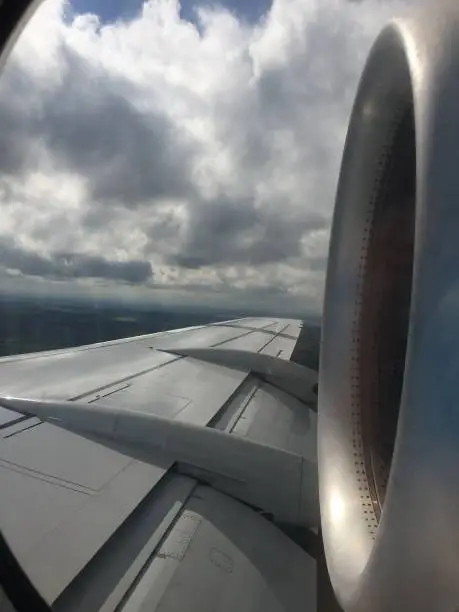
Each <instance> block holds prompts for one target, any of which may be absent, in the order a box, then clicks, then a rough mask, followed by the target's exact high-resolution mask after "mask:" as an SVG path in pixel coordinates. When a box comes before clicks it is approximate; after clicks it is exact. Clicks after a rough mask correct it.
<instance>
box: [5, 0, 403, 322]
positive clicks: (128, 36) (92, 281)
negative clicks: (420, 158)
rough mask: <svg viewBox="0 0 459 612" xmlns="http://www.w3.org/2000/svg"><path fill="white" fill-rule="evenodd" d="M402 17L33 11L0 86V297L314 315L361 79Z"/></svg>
mask: <svg viewBox="0 0 459 612" xmlns="http://www.w3.org/2000/svg"><path fill="white" fill-rule="evenodd" d="M405 5H406V2H405V3H403V2H402V0H386V1H385V2H383V1H379V0H363V1H362V2H351V1H349V0H274V1H273V2H272V3H271V2H267V1H265V0H255V2H253V3H248V2H246V1H245V0H227V1H226V2H225V3H223V4H222V3H220V4H216V3H208V2H206V3H199V2H189V1H184V2H183V3H182V5H181V4H180V3H179V2H178V1H174V0H150V1H149V2H143V3H142V2H140V1H138V0H132V1H131V0H128V1H127V2H122V1H121V0H93V1H92V2H91V1H90V0H74V2H72V3H70V2H65V1H64V0H45V2H43V4H42V5H41V6H40V7H39V9H38V10H37V12H36V13H35V15H34V16H33V18H32V19H31V21H30V23H29V24H28V26H27V27H26V29H25V30H24V32H23V34H22V35H21V37H20V39H19V41H18V43H17V45H16V47H15V48H14V50H13V52H12V54H11V56H10V58H9V60H8V62H7V64H6V68H5V69H4V71H3V75H2V77H1V78H0V150H1V151H2V156H1V158H0V198H1V205H2V215H1V218H0V287H2V288H3V289H4V290H7V291H11V292H14V291H16V292H41V293H50V294H62V295H76V294H78V295H86V294H87V295H89V296H91V295H96V294H97V295H107V296H117V297H119V298H120V299H139V300H151V301H152V302H155V301H156V302H161V303H163V304H164V303H168V301H169V302H171V303H172V302H184V303H190V304H193V305H199V304H200V303H205V304H206V305H209V304H215V305H216V306H218V305H225V306H237V307H244V305H250V306H252V307H255V308H256V307H257V305H260V306H264V307H266V306H269V308H270V309H272V310H274V311H276V312H278V313H279V315H282V314H284V313H288V312H290V311H294V310H295V311H298V310H299V309H301V310H302V311H304V312H311V313H320V310H321V306H322V297H323V287H324V278H325V267H326V259H327V251H328V241H329V232H330V224H331V215H332V211H333V200H334V194H335V189H336V183H337V178H338V171H339V163H340V159H341V154H342V149H343V144H344V138H345V134H346V129H347V122H348V119H349V113H350V110H351V105H352V102H353V98H354V94H355V90H356V87H357V83H358V79H359V76H360V73H361V70H362V67H363V64H364V61H365V58H366V56H367V53H368V51H369V48H370V46H371V43H372V42H373V40H374V38H375V36H376V35H377V34H378V32H379V31H380V29H381V27H382V26H383V25H384V24H385V23H386V22H387V21H388V19H390V18H391V17H392V16H393V15H394V14H397V13H399V12H400V11H401V10H403V9H404V8H405ZM90 11H92V12H90Z"/></svg>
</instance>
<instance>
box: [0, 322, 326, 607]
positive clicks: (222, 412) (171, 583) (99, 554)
mask: <svg viewBox="0 0 459 612" xmlns="http://www.w3.org/2000/svg"><path fill="white" fill-rule="evenodd" d="M300 331H301V323H300V322H299V321H296V320H285V319H268V318H253V319H239V320H234V321H227V322H223V323H219V324H212V325H208V326H199V327H194V328H187V329H184V330H178V331H174V332H164V333H160V334H151V335H145V336H139V337H135V338H127V339H123V340H117V341H112V342H105V343H100V344H94V345H89V346H84V347H77V348H73V349H64V350H58V351H49V352H46V353H34V354H29V355H20V356H12V357H6V358H3V359H0V395H1V396H2V397H11V396H12V397H21V398H31V399H34V400H46V401H50V400H52V401H53V402H61V405H64V406H72V405H74V406H80V407H81V406H82V405H94V412H97V407H98V406H101V407H103V408H104V409H107V410H112V411H118V412H117V413H119V412H120V411H121V412H123V411H127V412H129V411H135V413H136V414H139V413H140V414H143V415H145V416H147V417H148V416H151V417H160V421H158V422H162V421H161V419H163V420H164V419H168V420H169V421H170V420H172V421H177V422H178V423H183V424H184V425H186V426H187V427H189V428H190V431H191V432H192V435H198V436H199V430H198V429H197V428H199V427H201V428H202V427H205V428H207V429H213V430H216V431H219V432H221V434H230V435H233V436H236V437H238V438H242V439H246V440H247V441H251V442H253V443H255V444H257V445H258V446H257V448H258V449H263V448H264V447H268V448H274V449H282V450H283V451H286V452H287V455H285V456H286V458H287V459H288V460H290V458H293V460H294V461H296V458H299V460H301V461H302V462H304V465H306V463H307V462H310V463H313V462H315V454H316V450H315V444H316V441H315V416H316V415H315V412H314V395H313V394H312V395H311V390H312V388H313V386H314V384H315V382H316V380H317V377H316V375H315V373H314V372H312V371H311V370H308V369H307V368H304V370H298V369H295V368H294V365H295V364H293V363H291V362H290V361H289V359H290V356H291V354H292V351H293V350H294V348H295V346H296V344H297V339H298V337H299V334H300ZM193 351H194V352H193ZM301 381H303V382H301ZM289 386H291V387H292V389H293V388H294V390H295V392H294V393H293V394H292V393H290V392H289ZM1 403H2V402H0V404H1ZM3 405H4V406H6V405H7V402H6V403H5V402H4V403H3ZM13 408H14V406H13ZM309 408H311V409H309ZM193 432H194V433H193ZM180 435H181V434H180ZM0 439H1V444H0V490H1V491H2V497H1V502H0V526H1V529H2V532H3V534H4V536H5V537H6V539H7V541H8V542H9V544H10V546H11V547H12V549H13V550H14V553H15V554H16V555H17V558H18V560H19V561H20V563H21V565H22V567H23V568H24V569H25V571H26V572H27V574H28V575H29V577H30V578H31V580H32V582H33V584H34V585H35V586H36V587H37V589H38V590H39V591H40V593H42V595H43V596H44V598H45V599H46V601H47V602H48V603H52V604H53V609H56V610H72V609H84V610H88V612H90V611H91V610H100V609H104V610H115V609H126V610H131V609H132V610H136V609H148V610H156V609H161V610H177V609H183V605H184V603H183V602H184V599H183V598H186V597H188V596H189V594H190V593H191V592H192V590H193V589H194V590H195V589H196V581H202V589H203V590H202V593H201V591H199V592H200V593H201V595H202V597H201V596H200V597H201V599H199V597H198V600H197V602H198V603H197V604H196V606H198V607H195V608H192V607H189V606H188V607H187V609H196V610H198V609H199V610H207V609H209V610H214V609H215V610H219V609H221V610H227V609H228V610H230V609H241V610H242V609H247V610H258V609H260V610H262V609H263V610H265V609H266V610H271V609H272V610H282V609H292V610H296V609H300V608H299V606H300V605H301V606H303V608H302V609H305V607H304V606H305V605H309V603H310V602H311V601H313V600H314V597H315V589H314V586H313V583H314V580H315V578H314V575H315V569H314V567H315V564H314V562H313V561H312V559H311V557H310V556H309V555H308V554H306V553H305V552H304V550H302V549H301V548H300V546H298V544H295V543H294V542H293V541H292V540H291V539H288V538H287V537H286V536H285V535H284V534H283V533H282V532H281V531H280V530H279V529H278V527H275V526H274V525H272V524H271V523H270V522H269V521H267V520H266V518H263V517H262V514H263V510H264V508H256V507H252V508H249V507H248V506H247V505H246V503H245V502H246V498H247V496H246V495H245V493H244V491H243V490H242V489H243V485H242V489H241V486H237V487H233V486H228V485H226V484H225V485H224V486H223V485H221V483H219V482H217V483H216V485H215V486H216V487H217V488H219V489H220V490H219V491H217V490H213V489H212V488H210V487H209V486H205V485H206V484H207V485H208V484H211V485H212V482H207V483H206V482H205V480H206V476H205V475H204V476H202V473H203V472H202V465H198V468H199V470H201V471H199V470H198V472H196V465H197V464H196V465H195V464H194V463H193V457H192V456H191V459H190V461H191V468H193V469H191V468H190V465H188V464H187V461H188V460H189V454H190V452H191V455H192V454H193V451H192V450H191V451H190V452H188V451H187V452H188V455H187V454H186V452H185V454H184V455H183V457H184V460H183V461H184V464H183V465H185V464H186V465H185V467H186V469H180V466H181V464H178V463H177V461H178V460H180V461H182V459H181V458H180V457H176V456H173V455H171V453H170V452H166V451H167V449H166V450H165V449H161V450H158V451H153V452H150V451H148V453H147V454H146V455H145V458H144V457H143V456H142V454H141V453H140V454H139V453H137V454H136V453H132V452H131V451H130V450H129V449H128V447H127V446H126V447H125V446H122V445H120V444H119V443H118V442H117V441H115V442H116V443H115V442H113V441H112V442H113V443H108V442H107V440H99V439H97V438H95V437H94V436H89V435H81V432H78V431H75V430H72V428H71V427H65V428H64V429H63V428H61V427H56V425H55V424H52V423H51V422H49V419H46V418H39V417H38V416H36V415H35V414H34V413H31V412H27V411H26V412H25V413H24V412H23V411H21V410H20V409H18V410H16V409H11V405H8V408H7V407H0ZM221 439H222V440H223V442H224V444H226V440H228V439H229V438H228V436H224V437H223V438H221ZM211 442H212V441H211ZM204 444H207V442H204ZM224 444H223V446H224ZM229 444H230V445H229V447H228V448H229V449H230V450H229V451H228V452H231V448H232V447H231V441H230V440H229ZM223 446H222V448H223ZM174 448H175V447H174ZM180 448H181V447H180ZM209 448H210V447H209ZM217 448H219V447H218V446H217ZM244 448H245V447H244ZM126 449H127V450H126ZM243 450H244V449H243ZM244 452H245V451H244ZM179 454H180V453H179ZM182 454H183V453H182ZM209 456H210V455H209ZM216 458H217V459H218V458H219V456H218V455H216ZM217 463H218V461H217ZM235 463H237V461H235ZM187 465H188V467H187ZM229 465H230V468H229V469H230V470H231V462H230V463H229ZM302 465H303V464H302ZM182 467H183V466H182ZM211 468H212V466H209V470H210V471H212V469H211ZM201 476H202V478H203V479H204V484H200V482H202V478H201ZM263 486H265V485H264V484H263V483H262V487H263ZM272 486H273V487H275V486H276V483H273V485H272ZM228 491H229V492H230V494H231V495H232V497H236V498H238V499H239V501H238V499H232V497H229V496H228V495H227V494H225V492H228ZM234 492H235V493H234ZM233 493H234V494H233ZM249 498H250V496H249ZM241 502H244V503H241ZM248 534H250V537H249V535H248ZM266 546H268V547H269V546H271V549H270V550H271V551H274V553H275V554H274V557H273V558H271V561H268V560H267V558H266V556H267V551H266V550H265V552H264V553H263V552H262V551H263V550H264V548H263V547H265V548H266ZM279 563H282V567H284V568H287V567H289V568H290V570H291V572H290V573H289V574H286V573H285V572H283V571H280V573H279V574H277V573H276V572H277V569H279V567H278V565H279ZM191 566H192V567H193V571H191V570H190V567H191ZM187 568H188V569H187ZM276 568H277V569H276ZM300 572H303V573H302V579H301V580H300V579H299V574H300ZM304 572H306V574H307V576H309V578H308V580H309V582H311V585H310V586H309V587H308V588H307V589H304V584H303V583H304V580H305V575H306V574H304ZM276 576H277V578H276ZM187 577H188V580H187V579H186V578H187ZM301 585H303V586H301ZM243 587H244V588H245V589H246V592H247V594H248V595H247V598H244V601H245V603H244V605H245V606H246V607H245V608H244V607H243V606H242V605H241V602H240V601H239V600H238V602H239V603H237V605H236V603H235V602H236V600H235V597H236V595H238V589H241V588H243ZM235 589H236V590H235ZM288 593H290V594H291V595H290V596H289V595H288ZM238 596H240V594H239V595H238ZM180 601H181V602H182V605H181V606H180V605H179V602H180ZM82 602H85V603H84V606H83V607H81V606H82ZM120 606H121V607H120ZM142 606H143V607H142ZM199 606H200V607H199ZM206 606H207V607H206ZM209 606H210V607H209ZM306 609H314V608H306Z"/></svg>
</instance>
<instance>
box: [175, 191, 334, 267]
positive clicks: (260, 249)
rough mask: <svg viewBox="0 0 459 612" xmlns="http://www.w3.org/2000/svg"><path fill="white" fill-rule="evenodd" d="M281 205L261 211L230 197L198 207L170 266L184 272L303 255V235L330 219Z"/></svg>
mask: <svg viewBox="0 0 459 612" xmlns="http://www.w3.org/2000/svg"><path fill="white" fill-rule="evenodd" d="M271 204H272V203H271ZM276 204H277V206H272V207H270V208H269V209H268V208H264V209H263V208H261V209H260V208H256V207H255V205H254V203H253V202H251V201H250V200H248V199H241V200H232V199H230V198H221V199H219V200H216V201H211V202H209V201H205V202H200V203H195V205H194V207H193V213H194V214H193V217H192V218H191V219H190V222H189V223H188V225H187V226H186V233H185V237H184V240H183V241H182V242H181V243H180V244H179V251H178V252H176V253H173V254H171V255H169V257H168V262H169V263H170V264H172V265H176V266H179V267H183V268H200V267H203V266H210V265H232V264H246V265H253V266H257V265H263V264H270V263H276V262H281V261H285V260H288V259H290V258H293V257H298V256H300V255H301V239H302V238H303V236H304V235H306V234H308V233H309V232H312V231H316V230H318V229H323V228H324V227H326V226H327V220H326V219H324V218H322V217H320V216H318V215H313V214H312V215H308V216H307V217H304V218H303V217H302V216H301V215H300V214H298V213H297V214H295V215H292V214H290V213H289V211H288V209H286V208H285V207H283V206H282V202H278V203H276Z"/></svg>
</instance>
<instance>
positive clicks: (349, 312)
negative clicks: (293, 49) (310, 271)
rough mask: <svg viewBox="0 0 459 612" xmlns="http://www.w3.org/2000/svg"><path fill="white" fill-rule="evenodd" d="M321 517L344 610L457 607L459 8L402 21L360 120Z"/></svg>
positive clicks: (334, 331)
mask: <svg viewBox="0 0 459 612" xmlns="http://www.w3.org/2000/svg"><path fill="white" fill-rule="evenodd" d="M318 427H319V431H318V438H319V441H318V444H319V481H320V503H321V520H322V531H323V537H324V546H325V553H326V558H327V565H328V569H329V573H330V578H331V582H332V585H333V588H334V590H335V593H336V595H337V597H338V600H339V601H340V603H341V605H342V607H343V609H344V610H345V611H346V612H357V611H358V612H368V611H370V610H371V611H372V612H387V611H391V612H392V611H402V610H403V611H404V610H410V611H411V610H413V611H414V610H416V612H421V611H428V612H432V611H437V610H438V611H442V612H443V611H444V612H454V611H455V610H458V609H459V527H458V526H459V6H458V5H457V3H456V4H454V3H451V2H450V3H448V4H445V3H442V2H435V3H432V6H431V7H430V8H428V9H422V10H421V11H420V12H418V13H416V14H414V15H413V16H411V17H407V18H404V19H400V20H397V21H394V22H393V23H392V24H391V25H389V26H388V27H387V28H386V29H385V30H383V32H382V33H381V35H380V36H379V38H378V39H377V41H376V43H375V44H374V46H373V49H372V51H371V53H370V56H369V58H368V61H367V64H366V67H365V70H364V73H363V75H362V78H361V82H360V85H359V88H358V92H357V97H356V100H355V104H354V108H353V111H352V115H351V120H350V125H349V129H348V135H347V140H346V146H345V151H344V156H343V161H342V167H341V174H340V178H339V185H338V191H337V197H336V206H335V214H334V220H333V229H332V236H331V244H330V255H329V263H328V273H327V283H326V292H325V306H324V317H323V338H322V347H321V363H320V375H319V425H318Z"/></svg>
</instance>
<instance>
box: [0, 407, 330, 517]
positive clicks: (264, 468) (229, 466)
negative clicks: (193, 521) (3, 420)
mask: <svg viewBox="0 0 459 612" xmlns="http://www.w3.org/2000/svg"><path fill="white" fill-rule="evenodd" d="M0 403H1V404H2V405H5V406H6V407H8V408H12V409H15V410H17V411H18V412H21V413H24V414H30V415H34V416H38V417H39V418H40V419H42V420H44V421H47V422H49V423H53V424H55V425H56V426H58V427H63V428H64V429H67V430H69V431H72V432H77V433H79V434H81V435H82V436H90V437H91V438H94V437H96V438H97V440H99V441H100V442H101V444H107V445H110V444H112V445H113V448H121V449H123V452H124V453H125V454H126V455H128V456H132V457H134V458H135V457H138V456H139V452H140V453H141V456H142V457H144V459H145V461H148V462H149V463H152V464H153V465H156V464H157V463H158V459H162V463H163V464H167V462H168V460H170V461H171V462H172V461H176V462H177V463H178V469H179V471H180V472H181V473H184V474H188V475H191V476H193V477H196V478H198V479H199V480H201V481H204V482H208V483H209V484H211V485H212V486H213V487H215V488H216V489H218V490H220V491H224V492H226V493H229V494H230V495H233V496H234V497H236V498H237V499H240V500H242V501H244V502H246V503H248V504H251V505H252V506H255V507H257V508H261V509H263V510H264V511H265V512H269V513H270V514H272V515H273V516H274V517H275V518H276V520H278V521H281V522H284V523H288V524H293V525H300V526H307V527H316V526H317V524H318V516H319V508H318V499H317V466H316V462H315V461H308V460H307V459H305V457H304V456H303V454H299V453H293V452H291V451H289V450H285V449H284V448H282V447H275V446H268V445H266V444H261V443H258V442H254V441H250V440H249V439H247V438H242V437H240V436H237V435H231V434H230V433H226V432H222V431H219V430H216V429H212V428H209V427H202V426H196V425H191V424H189V423H181V422H179V421H178V420H175V421H174V420H171V419H165V418H162V417H158V416H156V415H153V414H145V413H142V412H136V411H134V410H125V409H120V408H111V407H108V406H103V405H98V404H97V405H91V406H88V405H87V404H81V403H76V402H61V403H59V402H50V401H43V400H28V399H18V398H0ZM286 408H288V407H286ZM273 483H275V486H273Z"/></svg>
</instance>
